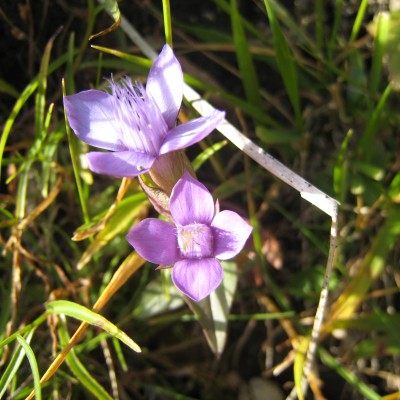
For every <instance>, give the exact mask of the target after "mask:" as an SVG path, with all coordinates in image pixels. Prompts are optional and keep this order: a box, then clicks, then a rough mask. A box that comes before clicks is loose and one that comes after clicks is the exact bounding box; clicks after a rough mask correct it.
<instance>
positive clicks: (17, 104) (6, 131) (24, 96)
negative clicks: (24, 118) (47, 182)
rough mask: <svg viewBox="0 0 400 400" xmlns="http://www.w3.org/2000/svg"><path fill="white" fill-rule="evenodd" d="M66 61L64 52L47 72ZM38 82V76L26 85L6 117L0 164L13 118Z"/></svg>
mask: <svg viewBox="0 0 400 400" xmlns="http://www.w3.org/2000/svg"><path fill="white" fill-rule="evenodd" d="M66 61H67V55H66V54H64V55H63V56H61V57H59V58H58V59H57V60H55V61H53V62H52V63H51V64H50V66H49V70H48V74H51V73H52V72H54V71H55V70H57V69H58V68H60V67H61V65H63V64H64V63H65V62H66ZM38 84H39V80H38V77H36V78H35V79H34V80H33V81H32V82H31V83H30V84H29V85H28V86H26V88H25V89H24V90H23V92H22V93H21V95H20V96H19V98H18V100H17V101H16V102H15V104H14V107H13V109H12V111H11V114H10V116H9V117H8V118H7V120H6V122H5V124H4V128H3V132H2V134H1V138H0V165H1V164H2V160H3V154H4V149H5V147H6V143H7V139H8V136H9V134H10V132H11V129H12V127H13V125H14V122H15V119H16V118H17V116H18V114H19V112H20V111H21V109H22V107H23V106H24V105H25V103H26V102H27V100H28V99H29V98H30V97H31V96H32V94H33V93H34V92H35V90H36V89H37V87H38ZM0 179H1V169H0Z"/></svg>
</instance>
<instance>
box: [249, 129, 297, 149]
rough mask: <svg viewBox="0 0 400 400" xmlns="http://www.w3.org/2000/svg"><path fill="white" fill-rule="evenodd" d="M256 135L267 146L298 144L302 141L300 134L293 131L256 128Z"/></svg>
mask: <svg viewBox="0 0 400 400" xmlns="http://www.w3.org/2000/svg"><path fill="white" fill-rule="evenodd" d="M256 135H257V137H258V138H259V139H260V140H262V141H263V142H264V143H266V144H288V143H290V144H293V145H294V144H296V143H298V142H299V140H300V135H299V132H297V131H296V130H293V129H273V128H267V127H266V126H262V125H258V126H256Z"/></svg>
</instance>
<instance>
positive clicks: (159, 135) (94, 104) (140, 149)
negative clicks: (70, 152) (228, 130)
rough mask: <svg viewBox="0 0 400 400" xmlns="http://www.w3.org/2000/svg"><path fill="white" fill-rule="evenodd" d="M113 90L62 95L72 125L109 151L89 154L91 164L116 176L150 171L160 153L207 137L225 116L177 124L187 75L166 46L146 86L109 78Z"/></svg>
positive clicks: (219, 113)
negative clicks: (115, 81)
mask: <svg viewBox="0 0 400 400" xmlns="http://www.w3.org/2000/svg"><path fill="white" fill-rule="evenodd" d="M111 90H112V92H111V94H109V93H106V92H102V91H99V90H87V91H83V92H80V93H77V94H74V95H70V96H66V97H64V105H65V110H66V113H67V116H68V121H69V123H70V125H71V128H72V129H73V130H74V132H75V133H76V135H77V136H78V138H79V139H81V140H82V141H83V142H85V143H87V144H89V145H91V146H94V147H98V148H101V149H105V150H111V152H90V153H88V154H87V160H88V164H89V168H90V169H91V170H92V171H94V172H97V173H99V174H104V175H109V176H114V177H134V176H138V175H140V174H142V173H144V172H147V171H148V170H149V169H150V168H151V166H152V165H153V162H154V161H155V160H156V159H157V158H158V157H159V156H161V155H163V154H166V153H169V152H171V151H174V150H179V149H183V148H186V147H188V146H190V145H192V144H194V143H197V142H198V141H200V140H201V139H203V138H204V137H206V136H207V135H208V134H209V133H210V132H211V131H212V130H213V129H214V128H215V127H216V126H217V125H218V124H219V123H220V122H221V121H222V120H223V118H224V116H225V113H224V112H222V111H215V112H214V113H213V114H211V115H210V116H208V117H200V118H197V119H194V120H191V121H189V122H186V123H184V124H181V125H178V126H175V123H176V119H177V116H178V112H179V108H180V106H181V103H182V93H183V74H182V69H181V66H180V64H179V62H178V60H177V59H176V57H175V55H174V53H173V51H172V49H171V48H170V47H169V46H168V45H165V46H164V47H163V49H162V51H161V53H160V54H159V56H158V57H157V59H156V60H155V62H154V64H153V65H152V67H151V69H150V72H149V76H148V78H147V85H146V88H144V87H143V85H141V84H136V85H132V82H131V80H130V79H127V78H126V79H125V80H123V81H122V82H121V83H120V84H116V83H114V82H113V81H111Z"/></svg>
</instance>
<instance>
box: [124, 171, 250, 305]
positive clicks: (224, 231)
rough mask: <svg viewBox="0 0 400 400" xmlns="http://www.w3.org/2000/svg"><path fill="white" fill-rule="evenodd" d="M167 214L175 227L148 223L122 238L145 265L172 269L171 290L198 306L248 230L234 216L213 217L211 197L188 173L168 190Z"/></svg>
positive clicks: (227, 213) (216, 283)
mask: <svg viewBox="0 0 400 400" xmlns="http://www.w3.org/2000/svg"><path fill="white" fill-rule="evenodd" d="M170 211H171V215H172V217H173V220H174V223H175V225H173V224H171V223H169V222H166V221H162V220H159V219H156V218H147V219H144V220H143V221H141V222H139V223H138V224H137V225H136V226H135V227H134V228H132V229H131V230H130V231H129V233H128V235H127V237H126V238H127V240H128V242H129V243H130V244H131V245H132V246H133V247H134V248H135V250H136V251H137V252H138V253H139V254H140V255H141V256H142V257H143V258H145V259H146V260H148V261H150V262H152V263H155V264H161V265H173V269H172V280H173V282H174V284H175V286H176V287H177V288H178V289H179V290H181V291H182V292H183V293H184V294H185V295H186V296H188V297H190V298H191V299H193V300H195V301H200V300H202V299H204V298H205V297H207V296H208V295H209V294H210V293H211V292H212V291H213V290H215V289H216V288H217V287H218V286H219V285H220V283H221V281H222V277H223V269H222V266H221V264H220V262H219V261H218V260H228V259H230V258H232V257H234V256H236V255H237V254H238V253H239V252H240V251H241V250H242V248H243V246H244V245H245V243H246V240H247V239H248V237H249V235H250V233H251V231H252V227H251V226H250V225H249V224H248V223H247V222H246V221H245V220H244V219H243V218H242V217H240V216H239V215H238V214H237V213H235V212H233V211H227V210H225V211H221V212H217V213H216V207H215V206H214V202H213V198H212V196H211V194H210V192H209V191H208V190H207V189H206V187H205V186H204V185H203V184H201V183H200V182H198V181H197V180H195V179H194V178H192V177H191V176H190V174H189V173H187V172H186V173H185V174H184V175H183V176H182V178H181V179H180V180H179V181H178V182H177V183H176V184H175V186H174V188H173V190H172V193H171V197H170Z"/></svg>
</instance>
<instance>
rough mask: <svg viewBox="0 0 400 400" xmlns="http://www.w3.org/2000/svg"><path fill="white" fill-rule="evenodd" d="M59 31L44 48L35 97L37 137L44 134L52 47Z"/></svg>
mask: <svg viewBox="0 0 400 400" xmlns="http://www.w3.org/2000/svg"><path fill="white" fill-rule="evenodd" d="M58 32H59V31H57V32H56V33H55V34H54V35H53V36H52V37H51V38H50V40H49V41H48V42H47V44H46V47H45V49H44V53H43V57H42V61H41V63H40V70H39V76H38V90H37V93H36V99H35V128H36V136H37V137H42V136H43V124H44V118H45V107H46V88H47V75H48V73H49V63H50V55H51V49H52V48H53V43H54V40H55V38H56V36H57V35H58Z"/></svg>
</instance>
